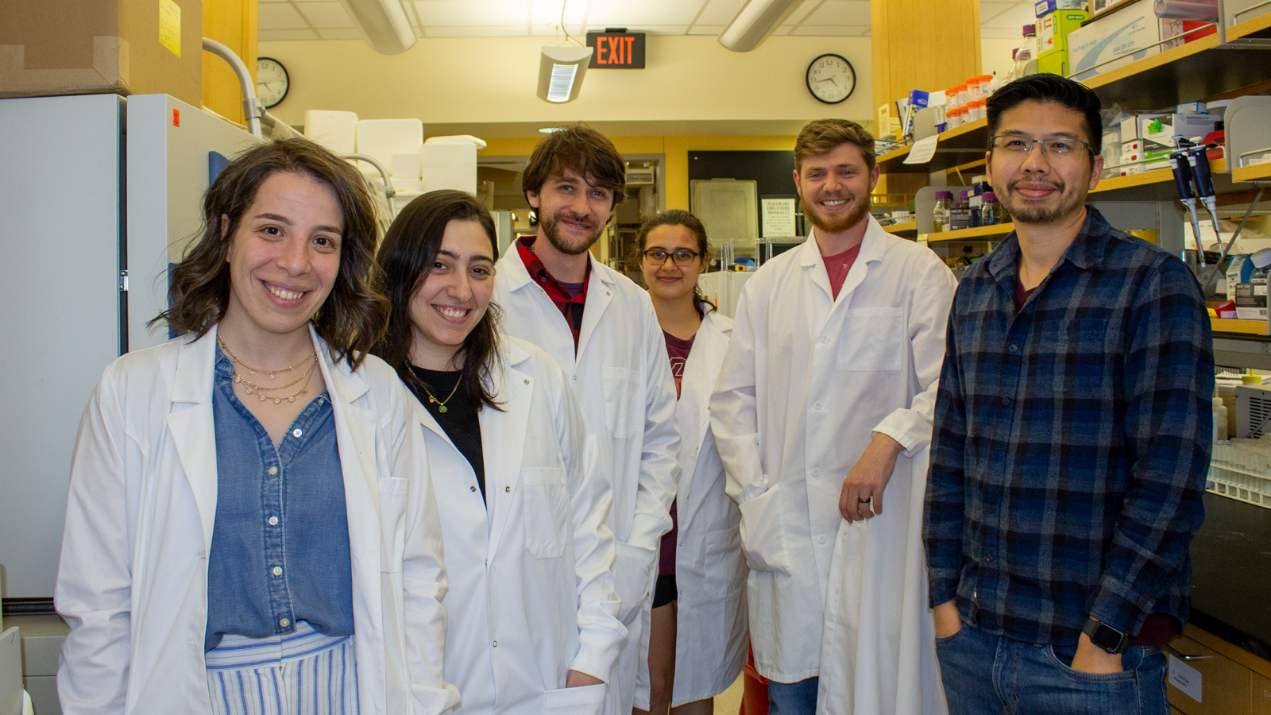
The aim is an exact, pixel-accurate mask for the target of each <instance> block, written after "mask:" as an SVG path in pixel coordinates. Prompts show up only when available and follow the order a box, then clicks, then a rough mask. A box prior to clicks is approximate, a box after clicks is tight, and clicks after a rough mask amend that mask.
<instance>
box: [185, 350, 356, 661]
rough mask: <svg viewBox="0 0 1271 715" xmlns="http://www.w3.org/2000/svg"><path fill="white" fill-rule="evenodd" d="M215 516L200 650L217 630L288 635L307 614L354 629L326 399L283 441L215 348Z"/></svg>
mask: <svg viewBox="0 0 1271 715" xmlns="http://www.w3.org/2000/svg"><path fill="white" fill-rule="evenodd" d="M212 409H213V415H214V418H215V421H216V480H217V488H216V521H215V524H214V526H213V530H212V549H211V553H210V554H209V556H208V578H207V583H208V589H207V590H208V593H207V601H208V603H207V631H206V636H205V638H204V649H205V650H211V649H212V648H215V647H216V646H217V644H219V643H220V642H221V636H222V635H224V634H227V633H236V634H239V635H243V636H248V637H251V638H264V637H266V636H271V635H280V634H284V633H291V632H292V631H294V630H295V623H296V621H297V620H304V621H307V622H308V623H309V624H311V625H312V626H313V627H314V628H316V629H317V630H318V631H320V632H321V633H323V634H325V635H329V636H342V635H349V634H352V633H353V578H352V575H351V564H350V554H349V528H348V520H347V515H346V512H345V504H344V479H343V475H342V472H341V468H340V454H339V450H338V448H337V446H336V439H335V422H334V420H333V419H332V411H331V400H330V399H329V398H328V397H327V396H326V395H325V394H322V395H319V396H318V397H317V398H315V399H313V400H312V401H311V402H310V403H309V404H308V405H306V406H305V408H304V410H302V411H301V412H300V415H299V416H298V417H296V419H295V421H294V422H293V423H292V424H291V426H290V427H289V428H288V430H287V434H286V436H285V437H283V440H282V442H281V443H280V444H278V445H275V444H274V441H273V438H272V437H270V436H269V433H268V432H266V431H265V428H264V427H263V426H262V425H261V424H260V422H259V421H258V420H257V419H256V417H255V416H254V415H253V414H252V413H251V412H250V411H249V410H248V409H247V407H246V406H245V405H244V404H243V403H242V402H241V401H240V400H239V399H238V396H237V395H235V394H234V364H233V363H232V362H231V361H230V360H229V359H228V358H227V357H225V355H224V354H222V353H220V352H218V353H217V356H216V381H215V387H214V389H213V398H212Z"/></svg>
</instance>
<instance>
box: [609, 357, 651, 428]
mask: <svg viewBox="0 0 1271 715" xmlns="http://www.w3.org/2000/svg"><path fill="white" fill-rule="evenodd" d="M603 376H604V391H605V426H607V427H608V428H609V434H611V435H613V436H614V437H619V438H624V439H625V438H630V437H634V436H636V435H637V434H638V433H639V432H640V427H641V426H642V425H643V423H644V410H642V409H635V408H636V407H638V406H639V405H640V404H641V402H640V397H639V392H640V389H639V388H640V376H639V375H638V374H637V373H636V371H635V370H628V369H627V368H625V367H607V368H604V373H603Z"/></svg>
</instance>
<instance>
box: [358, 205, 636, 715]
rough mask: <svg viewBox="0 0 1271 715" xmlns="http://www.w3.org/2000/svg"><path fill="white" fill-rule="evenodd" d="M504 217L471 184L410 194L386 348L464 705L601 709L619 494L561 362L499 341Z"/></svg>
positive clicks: (619, 635) (391, 281)
mask: <svg viewBox="0 0 1271 715" xmlns="http://www.w3.org/2000/svg"><path fill="white" fill-rule="evenodd" d="M497 257H498V251H497V242H496V239H495V229H494V222H493V220H492V219H491V217H490V213H489V212H488V211H487V210H486V209H485V207H484V206H483V205H482V204H481V203H480V202H478V201H477V200H476V199H474V198H473V197H472V196H470V195H468V194H466V193H463V192H461V191H434V192H431V193H427V194H424V195H423V196H420V197H419V198H417V199H415V200H414V201H412V202H410V204H408V205H407V206H406V208H405V209H403V210H402V212H401V214H399V215H398V217H397V219H396V220H395V221H394V222H393V225H392V226H391V227H389V230H388V233H387V235H386V236H385V237H384V243H383V244H382V245H381V246H380V250H379V255H378V261H379V264H380V266H381V267H382V268H383V271H384V274H385V276H386V277H387V284H388V294H389V297H390V300H391V302H392V314H391V317H390V319H389V329H388V333H387V336H386V337H385V339H384V340H383V341H382V342H381V344H380V346H379V347H378V348H377V350H376V352H377V354H379V355H380V356H382V357H383V358H384V359H385V360H386V361H387V362H388V363H389V364H391V365H392V366H393V367H395V368H396V369H397V372H398V375H399V376H400V377H401V379H402V381H403V382H405V383H406V385H407V386H408V387H410V389H411V391H412V392H414V394H415V396H416V397H417V398H418V400H419V404H418V405H416V408H417V409H416V412H417V415H418V420H419V422H420V423H421V425H420V426H419V427H418V428H417V429H418V430H420V431H421V432H422V434H423V436H424V438H425V441H426V443H427V447H428V449H427V453H428V463H429V467H430V470H431V472H432V474H434V475H435V477H436V481H435V484H434V486H435V488H436V492H437V501H438V504H439V505H440V514H441V527H442V533H443V536H444V541H445V554H446V566H447V572H448V574H449V576H450V595H449V596H448V597H447V600H446V605H447V612H448V616H449V628H448V631H447V635H446V678H447V679H448V680H449V682H452V683H455V684H456V685H457V686H458V688H459V691H460V694H461V696H462V698H463V706H462V710H461V712H463V713H490V712H496V711H497V712H499V713H504V714H507V715H519V714H524V715H537V714H539V713H545V712H550V713H559V714H560V715H566V714H569V713H577V714H578V715H583V714H592V713H600V712H601V711H602V710H603V707H604V700H605V693H606V690H605V689H606V682H607V681H608V680H609V679H610V677H611V671H612V670H613V666H614V663H615V661H616V659H617V655H618V647H619V644H620V643H621V642H622V639H623V637H624V636H625V635H626V629H625V628H623V626H622V623H621V622H620V621H619V620H618V619H617V613H618V604H619V601H618V597H617V595H616V594H615V593H614V586H613V574H612V568H613V562H614V542H613V534H612V533H611V532H610V531H609V528H608V527H607V526H605V516H606V515H607V513H608V511H609V505H610V502H611V501H612V496H611V492H610V487H609V482H608V480H606V479H605V477H604V474H603V473H602V472H601V467H600V463H599V461H598V454H597V445H596V442H595V437H594V436H590V435H588V434H587V431H586V429H585V427H584V426H583V421H582V414H581V412H580V411H579V409H578V406H577V404H576V403H575V402H574V398H573V394H572V392H571V391H570V388H569V386H568V384H567V382H566V378H565V374H564V372H562V370H561V369H560V367H559V366H558V365H557V364H556V363H555V362H554V361H553V360H552V359H551V358H550V357H548V356H547V354H546V353H544V352H542V351H541V350H539V349H538V348H536V347H534V346H533V345H531V344H530V343H528V342H525V341H521V340H517V339H516V338H512V337H508V336H505V335H502V334H501V333H500V331H499V310H498V307H497V306H496V305H494V304H492V303H491V302H490V300H491V297H492V295H493V291H494V263H495V259H496V258H497Z"/></svg>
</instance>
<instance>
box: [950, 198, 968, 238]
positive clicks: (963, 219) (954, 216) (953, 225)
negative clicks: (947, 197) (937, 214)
mask: <svg viewBox="0 0 1271 715" xmlns="http://www.w3.org/2000/svg"><path fill="white" fill-rule="evenodd" d="M970 194H971V192H970V191H963V192H962V198H961V199H959V200H958V203H957V205H955V206H954V207H953V210H951V211H950V212H949V226H950V230H952V231H961V230H963V229H967V228H971V197H970Z"/></svg>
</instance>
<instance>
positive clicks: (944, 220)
mask: <svg viewBox="0 0 1271 715" xmlns="http://www.w3.org/2000/svg"><path fill="white" fill-rule="evenodd" d="M952 208H953V192H952V191H937V192H936V207H935V209H934V210H932V212H931V225H932V229H931V230H932V231H933V232H934V233H940V232H942V231H948V230H949V211H950V209H952Z"/></svg>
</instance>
